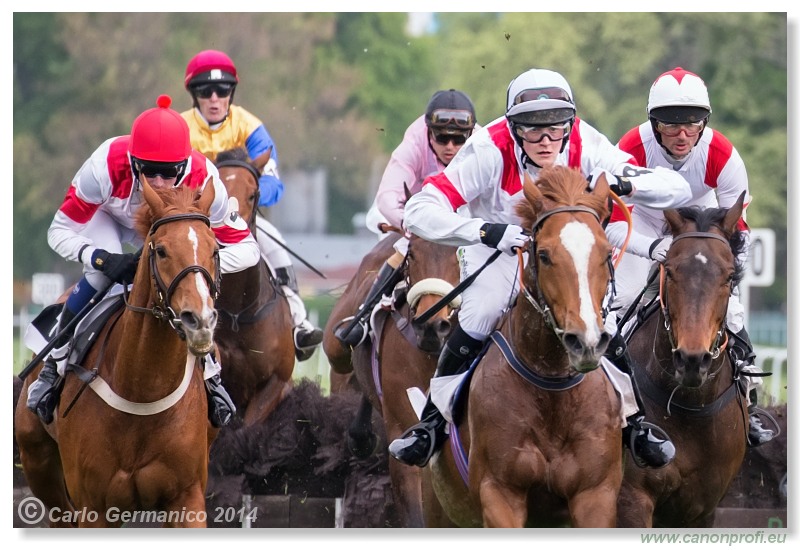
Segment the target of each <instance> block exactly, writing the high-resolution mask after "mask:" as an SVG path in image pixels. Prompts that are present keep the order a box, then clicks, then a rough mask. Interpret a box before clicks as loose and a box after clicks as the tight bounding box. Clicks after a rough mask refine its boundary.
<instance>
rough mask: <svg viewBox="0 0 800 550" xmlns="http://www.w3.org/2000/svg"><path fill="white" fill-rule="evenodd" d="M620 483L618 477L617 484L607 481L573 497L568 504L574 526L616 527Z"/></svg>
mask: <svg viewBox="0 0 800 550" xmlns="http://www.w3.org/2000/svg"><path fill="white" fill-rule="evenodd" d="M619 481H620V480H619V476H617V479H616V483H613V482H610V481H606V482H604V483H602V484H601V485H598V486H596V487H592V488H590V489H587V490H585V491H581V492H579V493H577V494H575V495H573V496H572V498H570V499H569V503H568V506H569V515H570V519H571V521H572V526H573V527H594V528H596V527H615V526H616V525H617V496H618V494H619Z"/></svg>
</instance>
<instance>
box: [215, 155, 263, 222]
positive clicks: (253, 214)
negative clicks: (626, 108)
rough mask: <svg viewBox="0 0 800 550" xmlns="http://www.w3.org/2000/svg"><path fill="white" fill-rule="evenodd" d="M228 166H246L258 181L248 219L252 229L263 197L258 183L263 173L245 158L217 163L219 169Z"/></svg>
mask: <svg viewBox="0 0 800 550" xmlns="http://www.w3.org/2000/svg"><path fill="white" fill-rule="evenodd" d="M226 166H228V167H236V168H244V169H245V170H247V171H248V172H250V174H251V175H252V176H253V178H254V179H255V181H256V194H255V198H254V200H253V211H252V212H250V219H248V220H247V226H248V227H249V228H250V229H251V231H252V229H253V224H254V223H255V221H256V214H257V213H258V201H259V199H260V198H261V188H260V187H259V185H258V178H259V177H261V174H259V173H258V170H256V168H255V166H253V165H252V164H250V163H249V162H246V161H244V160H236V159H228V160H223V161H221V162H219V163H217V164H216V167H217V169H220V168H224V167H226ZM252 233H253V235H255V231H252Z"/></svg>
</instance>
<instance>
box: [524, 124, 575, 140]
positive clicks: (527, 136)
mask: <svg viewBox="0 0 800 550" xmlns="http://www.w3.org/2000/svg"><path fill="white" fill-rule="evenodd" d="M571 129H572V124H571V123H570V122H562V123H561V124H552V125H550V126H525V125H522V124H515V125H514V132H516V134H517V135H518V136H519V137H521V138H522V139H524V140H525V141H527V142H528V143H539V142H540V141H542V140H543V139H544V138H545V136H546V137H548V138H550V141H561V140H562V139H564V138H565V137H567V136H568V135H569V132H570V130H571Z"/></svg>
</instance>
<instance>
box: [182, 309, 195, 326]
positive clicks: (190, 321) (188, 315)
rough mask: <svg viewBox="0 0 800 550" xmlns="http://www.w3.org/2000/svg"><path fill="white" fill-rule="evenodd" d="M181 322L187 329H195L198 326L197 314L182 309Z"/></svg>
mask: <svg viewBox="0 0 800 550" xmlns="http://www.w3.org/2000/svg"><path fill="white" fill-rule="evenodd" d="M180 320H181V324H182V325H183V326H184V327H185V328H187V329H189V330H196V329H197V326H198V324H199V323H198V319H197V316H196V315H195V314H194V313H192V312H191V311H183V312H181V314H180Z"/></svg>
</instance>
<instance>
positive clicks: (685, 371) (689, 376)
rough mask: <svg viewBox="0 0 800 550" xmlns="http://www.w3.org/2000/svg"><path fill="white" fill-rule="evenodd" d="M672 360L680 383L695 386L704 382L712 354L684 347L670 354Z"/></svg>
mask: <svg viewBox="0 0 800 550" xmlns="http://www.w3.org/2000/svg"><path fill="white" fill-rule="evenodd" d="M672 360H673V362H674V364H675V372H676V375H677V376H678V377H679V380H678V381H679V382H680V383H681V385H683V386H686V387H688V388H697V387H699V386H700V385H702V383H703V382H705V380H706V376H707V374H708V369H709V368H710V367H711V361H712V360H713V356H712V355H711V353H710V352H709V351H707V350H704V351H700V352H690V351H687V350H685V349H677V350H675V352H674V353H673V354H672Z"/></svg>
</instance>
